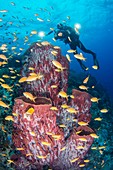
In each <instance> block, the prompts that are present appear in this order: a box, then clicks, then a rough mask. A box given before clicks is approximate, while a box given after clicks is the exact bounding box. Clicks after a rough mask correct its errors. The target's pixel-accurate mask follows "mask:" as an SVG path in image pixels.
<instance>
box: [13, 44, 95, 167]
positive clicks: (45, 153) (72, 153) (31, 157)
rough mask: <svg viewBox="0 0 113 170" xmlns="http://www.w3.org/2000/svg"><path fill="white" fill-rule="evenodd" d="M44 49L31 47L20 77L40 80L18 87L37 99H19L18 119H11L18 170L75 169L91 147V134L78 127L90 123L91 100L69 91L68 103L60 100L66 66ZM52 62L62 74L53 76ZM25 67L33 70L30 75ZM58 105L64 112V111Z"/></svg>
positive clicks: (40, 45) (48, 49)
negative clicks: (38, 75) (57, 64)
mask: <svg viewBox="0 0 113 170" xmlns="http://www.w3.org/2000/svg"><path fill="white" fill-rule="evenodd" d="M43 44H44V43H42V44H41V43H35V44H33V45H32V46H31V47H30V48H29V49H28V51H27V52H26V53H25V55H24V56H25V58H24V59H23V63H24V67H23V68H22V71H21V75H22V76H23V77H29V75H30V73H35V74H41V75H43V77H42V78H41V79H40V80H39V79H38V80H35V81H31V82H29V83H28V82H24V83H23V85H22V86H23V91H29V92H31V93H32V94H33V95H35V96H36V97H37V98H36V100H35V101H31V100H30V99H27V98H26V97H25V96H20V97H19V98H16V99H15V104H14V107H13V112H14V113H16V115H17V116H15V117H14V124H13V127H14V130H13V142H14V144H15V146H16V148H17V150H18V149H20V150H21V151H20V152H21V154H22V156H21V157H20V158H19V162H20V163H18V161H17V164H18V167H17V169H23V170H25V169H26V164H27V165H28V166H27V169H28V170H31V169H32V168H33V169H36V170H41V169H43V168H44V166H48V167H50V168H53V169H54V170H64V169H65V170H69V169H70V170H72V169H79V168H80V165H81V163H82V162H83V158H84V156H85V155H86V153H87V152H88V150H89V148H90V146H91V145H92V142H93V138H92V137H91V136H90V134H91V133H93V130H92V129H91V128H90V127H88V126H80V125H79V124H78V122H86V123H89V122H90V119H91V114H90V107H91V101H90V95H89V94H88V93H86V92H81V91H78V90H76V89H73V91H72V98H71V99H69V96H68V98H66V99H65V98H63V97H62V96H59V92H60V91H61V90H62V91H65V92H66V91H67V88H68V83H67V81H68V71H69V66H68V61H67V60H66V58H64V57H62V56H61V52H60V50H59V49H57V50H56V51H57V53H55V52H52V51H53V50H54V47H53V46H51V45H50V44H48V45H43ZM53 60H56V61H58V62H60V64H61V65H62V67H63V68H64V69H63V70H60V71H58V69H57V70H56V68H55V66H54V65H53V64H52V61H53ZM29 67H31V68H34V69H32V71H31V70H29ZM52 85H56V88H52V87H51V86H52ZM63 104H65V105H66V106H68V107H67V108H66V107H65V108H63V107H62V105H63ZM52 107H54V108H55V109H51V108H52ZM29 109H32V110H33V111H32V113H31V112H30V113H29V112H28V110H29ZM73 110H75V111H73ZM20 160H21V161H20ZM26 162H27V163H26ZM82 166H83V165H82ZM84 166H85V165H84Z"/></svg>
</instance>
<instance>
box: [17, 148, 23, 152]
mask: <svg viewBox="0 0 113 170" xmlns="http://www.w3.org/2000/svg"><path fill="white" fill-rule="evenodd" d="M16 150H18V151H23V150H24V148H16Z"/></svg>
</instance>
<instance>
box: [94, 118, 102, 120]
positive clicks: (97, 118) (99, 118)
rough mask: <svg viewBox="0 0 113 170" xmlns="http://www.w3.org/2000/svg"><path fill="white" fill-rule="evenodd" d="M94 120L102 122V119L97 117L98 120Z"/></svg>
mask: <svg viewBox="0 0 113 170" xmlns="http://www.w3.org/2000/svg"><path fill="white" fill-rule="evenodd" d="M94 120H96V121H101V120H102V118H100V117H97V118H95V119H94Z"/></svg>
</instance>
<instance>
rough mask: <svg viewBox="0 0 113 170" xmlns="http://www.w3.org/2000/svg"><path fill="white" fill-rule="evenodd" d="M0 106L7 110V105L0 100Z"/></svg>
mask: <svg viewBox="0 0 113 170" xmlns="http://www.w3.org/2000/svg"><path fill="white" fill-rule="evenodd" d="M0 106H2V107H6V108H9V106H8V105H7V104H5V103H4V102H3V101H1V100H0Z"/></svg>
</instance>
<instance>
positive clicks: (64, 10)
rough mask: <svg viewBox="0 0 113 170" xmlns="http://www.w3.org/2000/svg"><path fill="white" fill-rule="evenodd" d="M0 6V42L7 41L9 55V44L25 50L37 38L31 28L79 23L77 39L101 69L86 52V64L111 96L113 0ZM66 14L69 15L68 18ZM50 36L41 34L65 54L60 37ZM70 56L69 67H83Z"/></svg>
mask: <svg viewBox="0 0 113 170" xmlns="http://www.w3.org/2000/svg"><path fill="white" fill-rule="evenodd" d="M11 2H14V3H11ZM0 10H8V12H5V13H1V12H0V18H1V19H2V21H0V46H1V45H2V44H4V43H5V44H7V45H8V51H7V53H9V55H10V54H12V53H14V51H11V47H12V46H16V47H17V49H16V50H15V51H17V52H19V50H18V49H19V48H24V51H25V50H26V49H27V48H28V47H29V45H28V44H29V43H33V42H35V41H37V40H40V37H39V36H38V35H33V36H32V37H30V33H31V31H32V30H37V31H38V32H39V31H44V32H45V33H47V32H49V31H50V27H54V28H56V25H57V23H60V22H64V21H66V22H67V24H68V25H70V26H72V27H74V24H75V23H80V24H81V29H80V30H79V31H80V40H81V41H82V42H83V44H84V45H85V46H86V47H87V48H88V49H91V50H92V51H94V52H95V53H96V54H97V58H98V60H99V63H100V70H98V71H97V70H93V69H92V65H93V59H92V56H91V55H88V54H84V56H85V57H86V58H87V60H86V62H85V65H87V66H88V67H89V68H90V69H89V72H90V73H91V75H93V76H95V77H96V79H97V81H98V82H99V83H101V84H102V85H103V87H104V88H105V89H106V90H107V92H108V94H109V96H110V97H111V99H112V100H113V85H112V84H113V46H112V44H113V15H112V11H113V0H95V1H92V0H65V1H64V0H60V1H58V0H40V1H32V0H24V1H19V0H14V1H11V0H0ZM34 14H38V16H35V15H34ZM3 15H4V16H3ZM67 16H70V20H68V19H67ZM37 17H39V18H42V19H43V20H44V22H40V21H38V20H37ZM48 19H49V20H48ZM10 22H12V24H11V23H10ZM12 33H13V34H14V33H16V35H17V37H18V40H17V41H15V42H13V39H14V35H12ZM25 36H28V37H29V41H28V42H27V43H26V44H24V38H25ZM52 37H53V35H50V36H48V37H44V38H43V40H48V41H49V42H51V43H52V44H54V45H60V46H61V49H62V54H63V55H65V54H66V51H67V49H69V46H68V45H65V44H63V43H62V42H60V41H57V42H54V41H53V40H52ZM9 42H10V43H11V44H10V45H9V44H8V43H9ZM24 51H23V52H24ZM23 52H21V54H23ZM71 58H72V60H73V61H72V63H71V65H70V66H71V68H72V69H74V70H75V71H76V72H77V73H79V72H81V71H83V70H82V69H81V68H80V66H79V64H78V62H77V61H76V59H75V58H74V57H73V56H71Z"/></svg>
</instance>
